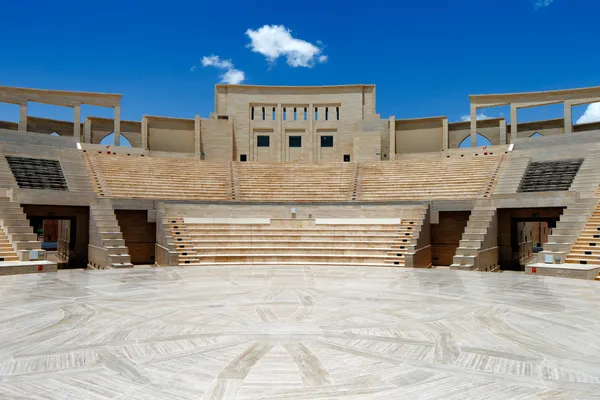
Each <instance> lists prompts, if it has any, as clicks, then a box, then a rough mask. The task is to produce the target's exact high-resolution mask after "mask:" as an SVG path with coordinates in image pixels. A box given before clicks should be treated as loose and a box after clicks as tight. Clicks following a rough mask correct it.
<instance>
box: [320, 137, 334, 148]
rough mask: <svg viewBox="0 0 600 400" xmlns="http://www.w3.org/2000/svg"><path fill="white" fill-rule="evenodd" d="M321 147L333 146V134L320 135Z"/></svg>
mask: <svg viewBox="0 0 600 400" xmlns="http://www.w3.org/2000/svg"><path fill="white" fill-rule="evenodd" d="M321 147H333V136H321Z"/></svg>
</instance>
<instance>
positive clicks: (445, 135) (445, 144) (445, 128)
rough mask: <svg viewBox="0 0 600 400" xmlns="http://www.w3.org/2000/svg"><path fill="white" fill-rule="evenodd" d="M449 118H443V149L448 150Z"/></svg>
mask: <svg viewBox="0 0 600 400" xmlns="http://www.w3.org/2000/svg"><path fill="white" fill-rule="evenodd" d="M448 140H449V139H448V118H444V119H442V142H443V143H442V150H443V151H448Z"/></svg>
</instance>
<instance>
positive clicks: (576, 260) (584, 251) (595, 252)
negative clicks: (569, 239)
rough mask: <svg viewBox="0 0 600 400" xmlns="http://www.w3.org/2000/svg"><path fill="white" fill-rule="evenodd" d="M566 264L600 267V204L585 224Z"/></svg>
mask: <svg viewBox="0 0 600 400" xmlns="http://www.w3.org/2000/svg"><path fill="white" fill-rule="evenodd" d="M561 220H562V218H561ZM566 262H567V263H569V264H598V265H600V204H597V205H596V207H595V209H594V211H593V213H592V215H591V216H590V217H589V219H588V220H587V222H586V223H585V225H584V227H583V230H582V231H581V234H580V235H579V238H578V239H577V240H576V241H575V244H574V245H573V247H571V250H570V251H569V254H568V255H567V259H566Z"/></svg>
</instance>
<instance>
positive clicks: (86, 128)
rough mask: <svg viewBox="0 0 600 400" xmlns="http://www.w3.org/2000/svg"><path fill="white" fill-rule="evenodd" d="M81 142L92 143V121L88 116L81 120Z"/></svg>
mask: <svg viewBox="0 0 600 400" xmlns="http://www.w3.org/2000/svg"><path fill="white" fill-rule="evenodd" d="M83 142H84V143H92V121H91V120H90V119H89V118H86V119H85V121H83Z"/></svg>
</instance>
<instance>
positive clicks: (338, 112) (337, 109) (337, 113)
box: [335, 107, 340, 121]
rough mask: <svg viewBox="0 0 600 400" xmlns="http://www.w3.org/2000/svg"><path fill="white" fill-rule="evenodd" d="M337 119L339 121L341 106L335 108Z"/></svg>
mask: <svg viewBox="0 0 600 400" xmlns="http://www.w3.org/2000/svg"><path fill="white" fill-rule="evenodd" d="M335 119H337V120H338V121H339V120H340V108H339V107H336V108H335Z"/></svg>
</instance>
